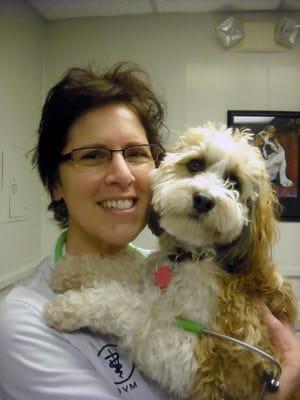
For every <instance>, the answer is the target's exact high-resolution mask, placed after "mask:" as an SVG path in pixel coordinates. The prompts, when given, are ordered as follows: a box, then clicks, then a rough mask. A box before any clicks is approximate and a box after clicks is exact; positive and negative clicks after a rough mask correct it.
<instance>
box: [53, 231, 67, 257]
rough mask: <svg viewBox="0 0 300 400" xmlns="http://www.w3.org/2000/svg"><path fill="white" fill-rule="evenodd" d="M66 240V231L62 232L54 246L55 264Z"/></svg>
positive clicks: (60, 255)
mask: <svg viewBox="0 0 300 400" xmlns="http://www.w3.org/2000/svg"><path fill="white" fill-rule="evenodd" d="M66 239H67V231H63V232H62V233H61V234H60V236H59V238H58V239H57V242H56V245H55V251H54V261H55V262H57V261H58V260H59V259H60V258H61V257H62V255H63V254H62V253H63V248H64V245H65V243H66Z"/></svg>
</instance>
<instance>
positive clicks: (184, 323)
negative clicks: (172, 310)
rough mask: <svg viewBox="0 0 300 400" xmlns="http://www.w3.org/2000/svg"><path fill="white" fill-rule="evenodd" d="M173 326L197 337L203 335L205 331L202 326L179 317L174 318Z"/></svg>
mask: <svg viewBox="0 0 300 400" xmlns="http://www.w3.org/2000/svg"><path fill="white" fill-rule="evenodd" d="M175 325H176V326H178V328H182V329H184V330H186V331H189V332H194V333H197V334H198V335H203V333H204V330H205V328H204V326H202V325H201V324H198V323H197V322H193V321H188V320H186V319H182V318H179V317H176V318H175Z"/></svg>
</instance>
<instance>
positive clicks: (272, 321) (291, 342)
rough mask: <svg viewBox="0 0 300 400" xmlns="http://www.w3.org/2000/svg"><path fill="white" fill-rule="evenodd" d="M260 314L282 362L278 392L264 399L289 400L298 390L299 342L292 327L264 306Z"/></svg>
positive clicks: (299, 375)
mask: <svg viewBox="0 0 300 400" xmlns="http://www.w3.org/2000/svg"><path fill="white" fill-rule="evenodd" d="M262 312H263V321H264V323H265V324H266V326H267V328H268V330H269V334H270V339H271V341H272V343H273V345H274V347H275V349H276V350H277V352H278V353H279V354H280V357H281V360H282V374H281V378H280V388H279V391H278V392H277V393H273V394H268V395H267V396H266V398H267V399H269V400H290V399H291V398H292V396H293V395H294V394H295V393H296V392H297V390H300V341H299V339H297V337H296V335H295V333H294V331H293V329H292V327H291V326H290V325H289V324H288V323H287V322H285V321H279V320H278V319H277V318H275V317H274V315H273V314H272V313H271V311H270V310H269V309H268V307H267V306H266V305H263V306H262ZM299 399H300V395H299Z"/></svg>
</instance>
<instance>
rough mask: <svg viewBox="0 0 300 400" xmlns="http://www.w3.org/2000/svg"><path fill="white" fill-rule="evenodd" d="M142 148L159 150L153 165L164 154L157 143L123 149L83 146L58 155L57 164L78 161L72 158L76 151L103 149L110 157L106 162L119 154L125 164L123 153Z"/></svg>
mask: <svg viewBox="0 0 300 400" xmlns="http://www.w3.org/2000/svg"><path fill="white" fill-rule="evenodd" d="M144 146H147V147H149V148H150V151H151V149H153V148H155V149H159V150H160V151H158V153H157V157H156V159H155V158H153V162H154V163H157V162H158V161H159V160H160V158H161V156H162V155H163V154H164V153H165V149H164V148H163V147H162V145H161V144H158V143H145V144H135V145H131V146H127V147H124V149H109V148H108V147H104V146H84V147H78V148H75V149H72V150H71V151H70V152H69V153H66V154H62V155H60V157H59V162H65V161H74V162H78V160H76V159H75V158H74V153H76V152H77V151H78V150H88V149H105V150H107V151H109V152H110V157H109V159H108V160H107V161H111V160H112V156H113V153H118V152H121V153H122V156H123V158H124V160H125V161H126V162H128V161H127V159H126V157H125V152H126V151H127V150H128V149H132V148H135V147H144ZM151 154H152V155H153V153H152V151H151ZM151 161H152V160H149V162H151ZM100 164H101V163H100ZM132 164H137V165H138V164H147V162H143V163H132Z"/></svg>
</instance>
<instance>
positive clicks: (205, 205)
mask: <svg viewBox="0 0 300 400" xmlns="http://www.w3.org/2000/svg"><path fill="white" fill-rule="evenodd" d="M193 205H194V208H195V209H196V210H197V211H198V213H206V212H208V211H210V210H211V209H212V208H213V207H214V205H215V200H214V199H213V198H212V197H210V196H209V195H206V194H199V193H196V194H194V197H193Z"/></svg>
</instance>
